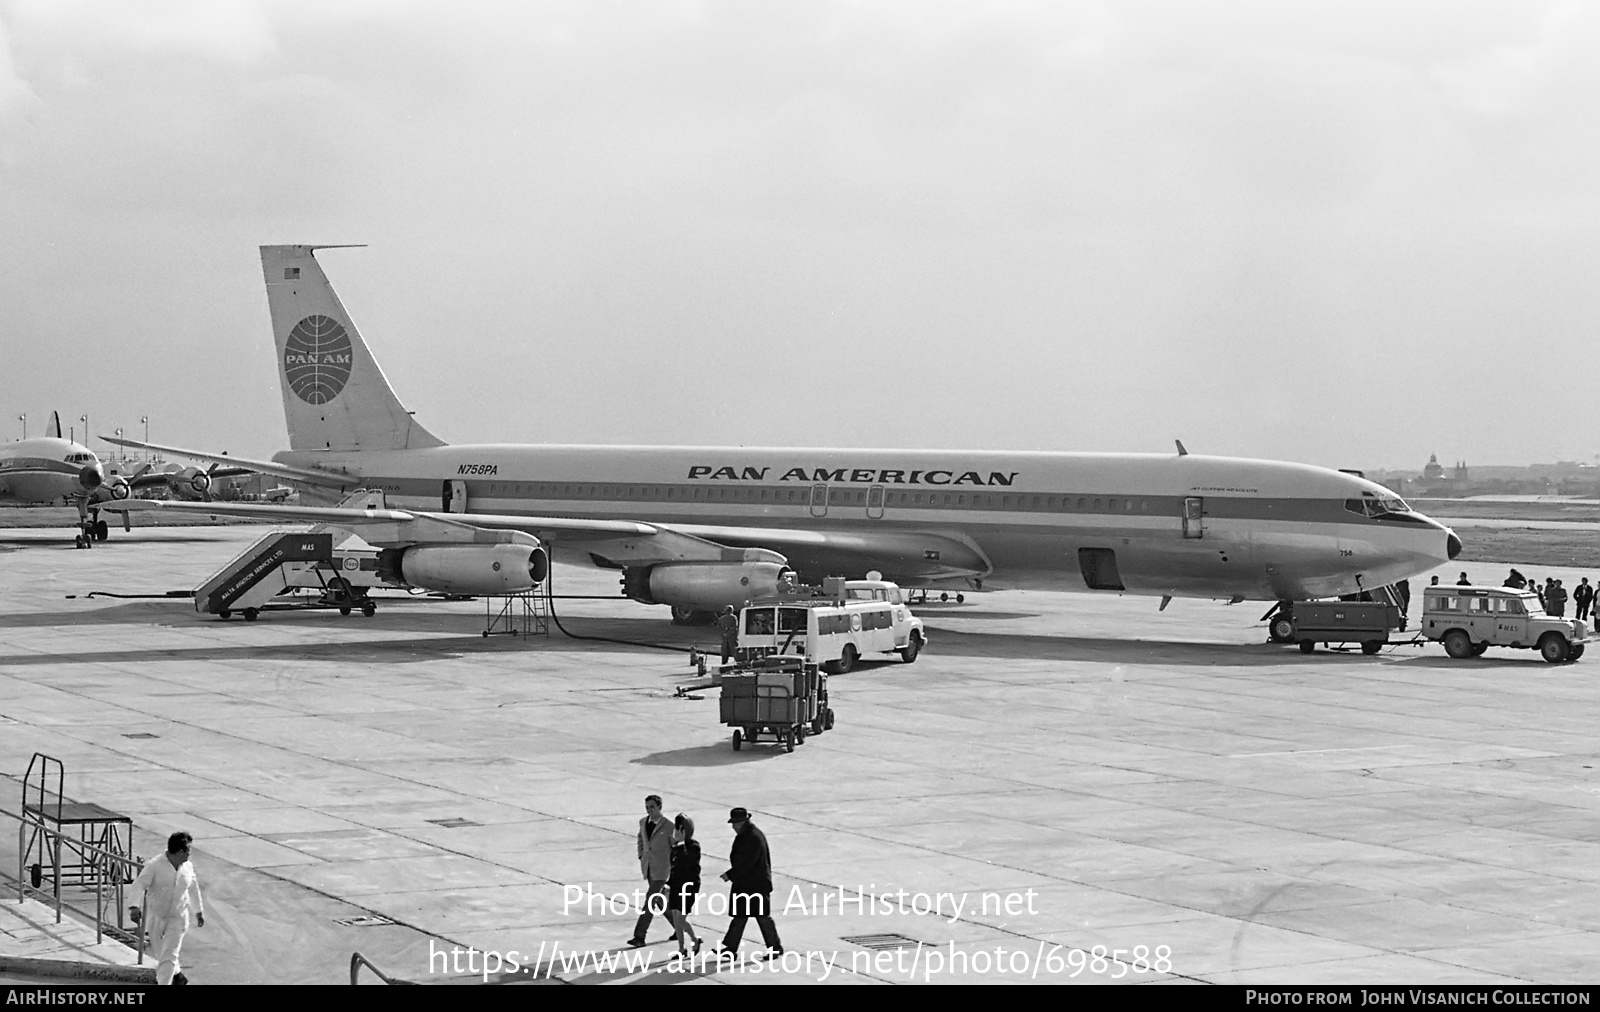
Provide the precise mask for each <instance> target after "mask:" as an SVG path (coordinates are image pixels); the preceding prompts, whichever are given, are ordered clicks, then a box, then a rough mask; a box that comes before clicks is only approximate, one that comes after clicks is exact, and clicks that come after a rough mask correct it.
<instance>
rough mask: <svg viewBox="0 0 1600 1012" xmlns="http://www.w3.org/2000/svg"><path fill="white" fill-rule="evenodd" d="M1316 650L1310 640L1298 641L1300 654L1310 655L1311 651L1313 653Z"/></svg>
mask: <svg viewBox="0 0 1600 1012" xmlns="http://www.w3.org/2000/svg"><path fill="white" fill-rule="evenodd" d="M1316 649H1317V645H1316V644H1315V643H1313V642H1311V641H1310V640H1301V641H1300V652H1301V653H1303V654H1309V653H1311V652H1312V651H1314V650H1316Z"/></svg>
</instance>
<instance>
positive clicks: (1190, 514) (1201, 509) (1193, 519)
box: [1183, 495, 1206, 538]
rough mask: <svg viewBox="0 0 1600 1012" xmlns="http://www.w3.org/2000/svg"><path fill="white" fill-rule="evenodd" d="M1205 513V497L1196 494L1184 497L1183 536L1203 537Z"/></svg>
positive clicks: (1204, 533)
mask: <svg viewBox="0 0 1600 1012" xmlns="http://www.w3.org/2000/svg"><path fill="white" fill-rule="evenodd" d="M1205 515H1206V501H1205V499H1203V498H1201V497H1200V496H1197V495H1196V496H1190V497H1189V498H1187V499H1185V500H1184V501H1183V536H1184V537H1186V538H1203V537H1205V535H1206V527H1205Z"/></svg>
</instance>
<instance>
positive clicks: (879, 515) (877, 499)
mask: <svg viewBox="0 0 1600 1012" xmlns="http://www.w3.org/2000/svg"><path fill="white" fill-rule="evenodd" d="M867 519H868V520H882V519H883V486H882V485H873V486H872V487H870V488H868V489H867Z"/></svg>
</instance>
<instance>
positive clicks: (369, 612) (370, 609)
mask: <svg viewBox="0 0 1600 1012" xmlns="http://www.w3.org/2000/svg"><path fill="white" fill-rule="evenodd" d="M377 613H378V606H377V605H375V604H373V603H372V602H371V601H362V602H361V614H363V615H365V616H366V617H367V618H371V617H372V616H374V615H376V614H377Z"/></svg>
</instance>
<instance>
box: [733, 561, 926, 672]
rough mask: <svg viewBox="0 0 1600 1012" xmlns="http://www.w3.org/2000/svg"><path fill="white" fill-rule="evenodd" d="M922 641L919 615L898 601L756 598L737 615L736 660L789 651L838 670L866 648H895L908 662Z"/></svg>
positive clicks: (870, 651)
mask: <svg viewBox="0 0 1600 1012" xmlns="http://www.w3.org/2000/svg"><path fill="white" fill-rule="evenodd" d="M852 582H854V581H852ZM889 586H893V585H892V584H890V585H889ZM895 592H896V593H898V592H899V588H898V587H896V588H895ZM926 642H927V634H926V633H925V632H924V631H923V628H922V620H921V619H919V618H917V617H916V616H915V615H913V614H911V609H909V608H907V607H906V606H905V604H904V603H901V604H891V603H889V602H888V601H887V600H881V601H880V600H876V599H874V600H846V601H845V603H843V604H834V603H833V602H831V601H825V602H810V601H805V602H794V603H785V604H759V605H751V606H750V607H747V608H745V609H744V611H742V612H741V613H740V615H739V659H740V661H741V662H742V663H750V662H751V661H752V660H754V659H755V658H758V657H762V656H765V655H767V654H790V655H794V656H803V657H808V658H810V659H811V661H812V662H813V663H815V664H818V665H820V666H822V668H823V669H824V670H826V671H829V672H832V673H834V674H838V673H840V672H844V671H849V670H850V669H851V668H853V667H855V666H856V661H858V660H860V659H861V658H862V657H865V656H867V655H869V654H877V653H898V654H899V655H900V659H901V660H903V661H905V662H906V663H907V664H910V663H912V662H913V661H915V660H916V659H917V655H918V654H919V653H921V652H922V647H923V644H925V643H926Z"/></svg>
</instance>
